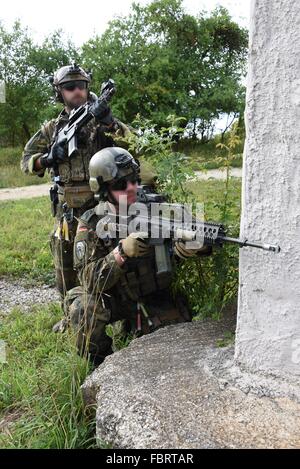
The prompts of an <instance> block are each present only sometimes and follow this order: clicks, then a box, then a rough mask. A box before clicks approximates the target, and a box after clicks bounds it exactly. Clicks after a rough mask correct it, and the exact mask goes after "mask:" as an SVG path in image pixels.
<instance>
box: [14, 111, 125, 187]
mask: <svg viewBox="0 0 300 469" xmlns="http://www.w3.org/2000/svg"><path fill="white" fill-rule="evenodd" d="M67 122H68V114H67V112H66V111H65V110H63V111H62V112H61V113H60V114H59V116H58V117H57V118H56V119H52V120H51V121H49V122H46V123H45V124H44V125H42V127H41V128H40V129H39V130H38V132H36V134H35V135H33V137H32V138H31V139H30V140H29V141H28V143H27V144H26V146H25V148H24V152H23V156H22V160H21V170H22V171H23V172H24V173H26V174H35V175H38V176H40V177H42V176H44V173H45V170H44V169H40V170H39V171H36V170H35V169H34V164H35V161H36V160H37V159H38V158H40V157H41V156H42V155H43V154H45V153H48V152H49V150H50V146H51V144H52V142H53V138H54V136H55V133H56V132H57V131H58V130H60V129H61V128H62V127H63V126H64V125H66V123H67ZM116 122H117V126H118V130H117V131H116V132H114V133H112V132H107V128H105V127H103V126H102V125H101V124H99V123H96V122H95V121H94V120H93V121H91V122H89V123H88V124H87V126H86V127H85V128H84V129H82V130H81V132H80V135H79V138H78V149H79V154H78V155H76V156H74V157H72V158H70V159H67V160H66V161H64V162H63V163H61V164H60V165H59V175H60V180H61V182H62V183H63V184H65V185H70V186H73V185H77V184H82V183H85V184H88V182H89V170H88V168H89V161H90V159H91V157H92V156H93V155H94V154H95V153H96V152H97V151H99V150H101V149H102V148H105V147H109V146H115V145H118V139H122V137H126V135H127V134H128V133H129V132H130V130H129V128H128V127H127V126H126V125H125V124H123V123H122V122H120V121H118V120H116ZM50 174H51V175H52V176H53V171H52V170H50Z"/></svg>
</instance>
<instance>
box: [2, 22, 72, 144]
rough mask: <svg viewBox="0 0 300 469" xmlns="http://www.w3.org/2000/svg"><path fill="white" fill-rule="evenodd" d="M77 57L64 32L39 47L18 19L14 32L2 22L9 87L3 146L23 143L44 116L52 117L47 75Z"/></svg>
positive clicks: (4, 76)
mask: <svg viewBox="0 0 300 469" xmlns="http://www.w3.org/2000/svg"><path fill="white" fill-rule="evenodd" d="M74 58H75V59H76V58H78V54H77V52H76V50H75V48H74V46H72V44H71V43H70V42H67V43H64V41H63V37H62V32H61V31H56V32H54V33H53V34H52V35H51V36H49V37H48V38H46V39H45V40H44V42H43V44H42V45H41V46H38V45H36V44H34V42H33V40H32V38H31V37H30V33H29V31H28V29H27V28H23V27H22V26H21V24H20V22H19V21H16V22H15V24H14V25H13V28H12V31H11V32H9V31H6V30H5V28H4V27H3V25H1V24H0V80H3V81H4V82H5V88H6V103H4V104H3V103H2V104H0V106H1V114H0V143H1V144H2V145H12V146H15V145H18V144H24V143H25V142H26V141H27V140H28V139H29V138H30V136H31V135H32V133H33V132H34V131H35V130H36V129H37V127H38V126H39V125H40V124H41V122H42V121H43V120H44V119H46V118H49V117H52V116H53V103H52V105H51V101H52V90H51V86H50V84H49V82H48V76H49V75H50V73H53V71H54V70H55V69H57V68H58V67H59V66H62V65H65V64H68V63H70V61H71V59H73V60H74ZM54 111H56V113H57V110H55V108H54Z"/></svg>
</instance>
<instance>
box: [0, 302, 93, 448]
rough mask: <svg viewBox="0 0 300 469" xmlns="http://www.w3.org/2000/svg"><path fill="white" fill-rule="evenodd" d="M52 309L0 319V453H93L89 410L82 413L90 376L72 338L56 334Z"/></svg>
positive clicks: (57, 314) (56, 309) (55, 308)
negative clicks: (0, 345)
mask: <svg viewBox="0 0 300 469" xmlns="http://www.w3.org/2000/svg"><path fill="white" fill-rule="evenodd" d="M60 316H61V311H60V308H59V307H58V306H57V305H55V304H53V305H49V306H48V307H44V308H41V307H39V309H33V310H32V311H31V312H29V313H26V314H24V313H22V312H21V311H20V310H17V309H16V310H14V311H13V312H11V313H10V314H9V315H8V316H5V317H3V318H1V327H0V339H2V340H4V341H5V342H6V349H7V363H4V364H3V363H2V364H1V363H0V448H89V447H95V438H94V428H93V426H94V424H93V421H94V419H93V418H92V417H93V415H92V412H91V410H92V409H84V405H83V402H82V395H81V390H80V385H81V384H82V382H83V381H84V379H85V377H86V376H87V375H88V374H89V373H90V371H91V370H90V366H89V364H88V362H87V361H86V360H85V359H83V358H81V357H79V356H78V355H77V353H76V349H75V341H74V339H73V337H72V336H71V334H69V333H64V334H54V333H52V332H51V327H52V325H53V324H54V323H55V322H56V321H57V320H59V319H60Z"/></svg>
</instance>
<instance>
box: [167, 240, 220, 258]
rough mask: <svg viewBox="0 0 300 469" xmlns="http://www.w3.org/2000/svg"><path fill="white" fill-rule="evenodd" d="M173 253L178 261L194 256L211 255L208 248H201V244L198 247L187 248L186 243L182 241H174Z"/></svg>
mask: <svg viewBox="0 0 300 469" xmlns="http://www.w3.org/2000/svg"><path fill="white" fill-rule="evenodd" d="M174 252H175V254H176V255H177V256H178V257H179V258H180V259H189V258H190V257H194V256H197V255H198V256H199V255H200V256H201V255H203V256H206V255H209V254H211V247H210V246H203V245H202V244H200V245H199V247H196V246H195V247H193V248H187V247H186V243H184V242H183V241H176V242H175V245H174Z"/></svg>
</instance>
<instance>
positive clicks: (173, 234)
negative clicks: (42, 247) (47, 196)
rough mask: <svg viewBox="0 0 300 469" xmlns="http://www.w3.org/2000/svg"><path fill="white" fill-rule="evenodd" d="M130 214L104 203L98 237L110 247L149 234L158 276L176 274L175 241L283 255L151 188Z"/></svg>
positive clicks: (142, 193)
mask: <svg viewBox="0 0 300 469" xmlns="http://www.w3.org/2000/svg"><path fill="white" fill-rule="evenodd" d="M102 204H103V203H102ZM129 212H131V213H129V214H124V215H123V214H122V213H121V212H119V213H118V214H116V213H115V212H112V211H109V210H107V205H105V204H103V205H101V202H100V203H99V205H98V206H97V207H96V213H97V215H103V218H101V219H100V220H99V222H98V224H97V227H96V232H97V235H98V237H99V238H101V239H102V240H103V241H104V243H107V244H109V243H111V239H112V238H114V237H115V238H124V237H126V236H128V234H130V233H131V232H134V231H141V232H145V233H147V234H148V243H149V244H150V245H153V246H154V248H155V258H156V267H157V274H158V275H164V274H166V273H168V272H170V271H171V270H172V269H171V260H170V251H171V249H172V241H173V240H176V241H184V242H192V241H197V242H198V244H199V242H200V246H201V245H202V246H213V245H216V246H219V247H222V246H223V244H225V243H233V244H237V245H239V247H241V248H242V247H253V248H258V249H263V250H264V251H271V252H274V253H277V252H279V251H280V247H279V246H277V245H273V244H266V243H263V244H262V243H257V242H252V241H248V239H244V240H242V239H239V238H231V237H228V236H227V235H226V230H225V227H224V225H222V224H220V223H215V222H203V221H201V220H199V219H196V218H195V217H194V216H192V215H191V213H189V212H188V211H187V209H186V207H185V206H184V205H182V204H170V203H168V202H166V198H165V197H164V196H163V195H161V194H156V193H152V192H151V188H150V187H149V186H140V187H139V188H138V192H137V203H136V204H133V206H130V208H129ZM132 212H135V213H132ZM137 212H138V213H137ZM191 247H192V246H191Z"/></svg>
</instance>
